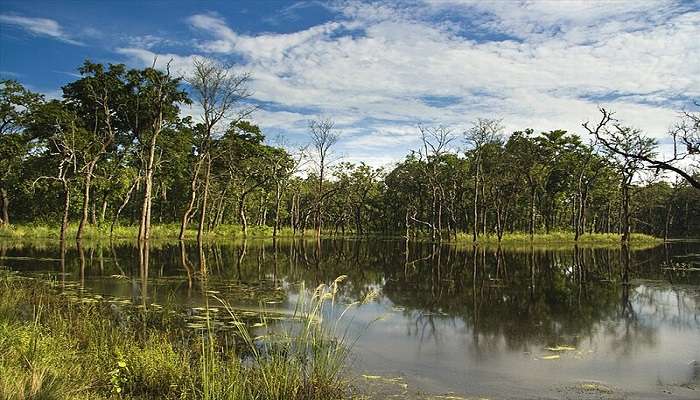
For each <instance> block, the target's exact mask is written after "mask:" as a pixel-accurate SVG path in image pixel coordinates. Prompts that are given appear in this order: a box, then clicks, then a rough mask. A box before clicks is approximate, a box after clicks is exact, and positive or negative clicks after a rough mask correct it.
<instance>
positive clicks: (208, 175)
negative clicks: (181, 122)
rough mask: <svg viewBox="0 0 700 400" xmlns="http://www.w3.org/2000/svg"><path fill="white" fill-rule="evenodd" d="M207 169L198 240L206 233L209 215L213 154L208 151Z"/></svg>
mask: <svg viewBox="0 0 700 400" xmlns="http://www.w3.org/2000/svg"><path fill="white" fill-rule="evenodd" d="M205 157H206V159H205V161H206V163H207V169H206V172H205V174H204V192H203V193H202V208H201V209H200V213H199V228H198V229H197V242H201V241H202V235H203V234H204V224H205V223H206V217H207V201H208V200H209V179H210V178H211V155H210V154H209V153H207V155H206V156H205Z"/></svg>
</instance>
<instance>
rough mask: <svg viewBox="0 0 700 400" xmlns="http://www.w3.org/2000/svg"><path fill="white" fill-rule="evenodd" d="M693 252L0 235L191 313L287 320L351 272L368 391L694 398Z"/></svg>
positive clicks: (22, 252)
mask: <svg viewBox="0 0 700 400" xmlns="http://www.w3.org/2000/svg"><path fill="white" fill-rule="evenodd" d="M62 252H63V254H64V256H63V257H62V256H61V253H62ZM699 253H700V243H693V242H677V243H673V244H667V245H661V246H657V247H654V248H649V249H641V250H633V251H631V254H630V261H629V265H628V266H627V267H625V265H624V262H623V261H622V260H624V259H625V257H623V256H624V254H623V253H622V252H621V251H620V250H619V249H616V248H602V249H601V248H597V249H593V248H576V247H573V246H557V247H551V248H550V247H531V246H525V247H517V248H511V247H504V248H496V247H494V248H488V247H487V248H474V247H471V246H464V245H462V246H454V245H435V244H431V243H410V244H407V243H406V242H403V241H397V240H379V239H373V240H357V241H354V240H330V239H329V240H323V241H321V243H320V244H319V243H317V242H315V241H291V240H288V241H276V242H272V241H269V240H267V241H250V240H249V241H247V242H234V243H225V244H223V243H221V244H219V243H213V244H205V245H203V246H201V247H199V246H197V244H196V243H185V244H182V243H160V242H154V243H151V244H150V245H149V252H148V259H147V260H144V259H143V257H139V251H138V249H136V248H135V247H134V246H133V245H131V244H129V243H112V244H109V243H106V244H83V245H82V246H76V245H73V246H71V247H68V248H65V249H63V250H62V249H61V248H60V247H59V246H58V245H57V244H56V243H53V242H21V243H14V242H7V241H5V242H2V241H0V265H2V266H4V267H5V268H9V269H12V270H16V271H19V272H20V273H22V274H28V275H35V276H36V275H39V276H42V277H46V278H49V279H52V280H55V281H56V282H57V284H58V285H59V286H60V285H64V287H69V288H72V287H75V288H78V290H76V293H78V295H79V296H86V297H87V296H93V297H94V296H95V295H99V296H107V297H109V298H117V299H126V300H129V301H130V302H132V303H134V304H142V305H143V306H145V307H147V308H148V307H157V305H158V304H162V303H164V302H175V303H178V304H179V305H181V306H183V307H184V308H185V309H188V308H192V309H196V307H199V306H201V305H202V303H203V302H204V300H205V298H206V293H207V290H209V291H214V292H216V293H217V295H219V296H221V297H224V298H225V299H226V300H227V301H229V302H231V304H233V305H234V306H235V307H236V308H237V309H240V310H257V309H259V307H260V306H261V305H263V306H264V307H265V308H266V309H268V310H269V311H271V312H278V313H280V314H281V315H284V314H285V313H287V314H289V313H291V312H292V310H293V309H294V307H295V304H296V303H297V299H298V298H299V296H301V295H308V292H309V291H310V290H313V288H315V287H316V286H317V285H318V284H319V283H324V282H325V283H329V282H331V281H333V280H334V279H335V278H336V277H338V276H340V275H348V279H347V280H346V281H345V282H344V284H343V285H342V286H341V291H340V293H339V295H340V300H341V302H343V303H351V302H353V301H356V300H359V299H362V298H363V297H364V296H365V295H367V293H369V292H372V291H375V292H377V293H378V296H377V297H376V298H375V299H374V300H373V301H371V302H370V303H367V304H363V305H361V306H359V307H357V308H355V309H354V310H353V311H352V317H351V318H348V319H347V321H351V322H349V328H348V329H349V330H350V332H351V335H353V337H359V340H358V341H357V343H356V344H355V345H354V347H353V357H352V371H353V374H355V375H356V378H357V380H358V381H359V384H360V386H364V387H365V388H367V390H368V391H371V392H375V393H377V396H378V398H383V396H390V395H402V396H407V397H418V396H423V395H425V394H433V395H443V396H447V398H449V396H452V398H460V397H462V396H464V398H467V397H469V398H471V397H476V398H479V397H484V398H486V397H488V398H490V399H495V398H562V397H563V398H584V397H587V396H589V397H590V396H593V398H618V397H616V396H623V397H630V398H658V397H666V398H700V388H699V387H698V383H699V380H700V363H699V362H700V272H698V267H700V254H699ZM204 282H206V283H204ZM443 398H445V397H443Z"/></svg>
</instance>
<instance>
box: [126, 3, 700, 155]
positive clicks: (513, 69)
mask: <svg viewBox="0 0 700 400" xmlns="http://www.w3.org/2000/svg"><path fill="white" fill-rule="evenodd" d="M429 3H431V2H429ZM562 4H563V3H561V2H521V3H518V4H513V3H512V2H473V1H452V2H447V1H437V2H434V3H431V4H429V6H426V7H422V6H413V5H408V6H406V5H403V6H393V5H392V3H386V4H381V3H373V4H367V3H350V4H341V5H340V6H339V7H338V8H337V9H336V10H337V11H339V12H341V14H342V16H343V17H342V18H338V19H337V20H335V21H331V22H327V23H323V24H320V25H317V26H313V27H310V28H308V29H305V30H301V31H298V32H293V33H285V34H275V33H264V34H259V35H255V36H250V35H242V34H239V33H237V32H236V31H235V27H230V26H229V25H228V24H227V23H226V21H225V20H224V19H223V18H222V17H220V16H218V15H215V14H198V15H194V16H192V17H191V18H189V19H188V23H189V24H190V25H191V26H192V27H193V28H194V29H196V30H198V31H200V32H203V33H204V34H206V35H209V36H210V37H211V38H210V39H207V40H203V41H200V42H199V43H198V45H199V47H198V50H199V51H200V52H202V53H204V54H210V55H218V56H225V55H226V54H231V55H236V56H241V57H242V59H243V60H244V62H243V65H241V66H240V68H242V69H245V70H249V71H251V72H252V74H253V78H254V80H253V81H252V89H253V91H254V96H255V98H256V99H257V100H260V101H263V102H266V103H273V104H275V105H276V106H275V107H274V110H281V111H273V110H262V111H261V112H259V113H258V114H257V115H256V119H258V118H259V123H260V124H261V125H262V126H263V127H264V128H274V129H276V130H282V129H287V130H289V131H290V132H292V133H293V134H294V135H300V134H302V132H304V129H305V125H306V124H305V121H306V120H308V118H311V117H313V116H314V115H318V114H324V115H327V116H332V117H333V118H334V119H336V121H337V125H338V127H339V129H342V130H345V131H346V134H345V135H344V138H343V145H342V147H343V151H346V152H348V153H352V154H353V156H354V155H355V152H357V153H358V154H363V155H366V156H367V157H375V158H377V157H380V156H378V153H381V154H382V156H381V157H384V158H386V157H385V155H386V154H392V156H393V154H396V155H397V157H400V154H404V153H405V152H406V151H407V150H408V149H409V148H410V147H412V146H414V144H415V142H416V139H417V134H418V133H417V129H416V128H415V126H416V124H417V123H419V122H422V123H427V124H444V125H447V126H451V127H453V128H454V129H455V130H456V131H459V130H460V129H463V127H466V126H467V125H468V124H469V121H471V120H473V119H474V118H476V117H481V116H486V117H498V118H503V120H504V123H505V124H506V126H507V128H508V129H510V130H516V129H524V128H527V127H532V128H534V129H536V130H551V129H559V128H562V129H567V130H569V131H573V132H580V131H581V128H580V124H581V122H583V121H585V120H587V119H594V118H597V106H598V105H605V106H607V107H610V108H612V109H614V110H616V111H617V115H618V116H619V117H620V118H621V119H622V120H624V121H625V122H627V123H629V124H631V125H634V126H636V127H639V128H641V129H643V130H644V131H646V132H647V133H648V134H649V135H651V136H654V137H661V136H663V135H664V133H665V131H666V128H667V127H668V125H669V124H670V123H671V122H672V121H673V120H674V118H675V117H676V113H675V112H676V108H679V107H680V106H681V105H682V103H683V101H686V102H687V98H698V97H700V63H698V61H697V59H696V58H697V54H698V53H699V51H698V50H700V41H698V40H697V38H698V37H700V11H698V10H694V11H693V10H684V9H683V7H682V6H681V5H678V3H676V2H672V1H665V0H659V1H651V0H650V1H647V2H631V1H630V2H627V1H615V2H607V1H606V2H600V1H595V2H570V1H569V2H566V3H565V4H564V5H562ZM446 11H449V14H450V16H451V18H450V19H449V20H448V19H445V18H444V14H445V13H446ZM455 20H461V21H464V24H462V25H460V24H459V23H456V22H455ZM495 34H501V36H494V35H495ZM502 34H505V35H506V36H502ZM120 52H122V53H123V54H128V55H130V56H131V57H134V58H136V59H139V60H141V62H146V63H149V62H152V60H153V56H155V53H153V52H151V51H146V50H143V49H135V48H134V49H121V50H120ZM191 57H192V55H189V56H177V55H160V56H159V60H167V59H170V58H173V59H174V60H175V61H174V64H175V65H178V66H180V67H181V68H183V69H186V68H187V67H188V63H191ZM436 96H437V97H443V98H448V99H451V100H450V101H448V102H446V103H445V104H442V105H436V104H431V103H430V102H429V101H424V100H425V99H426V98H431V97H436ZM684 99H685V100H684ZM295 110H303V111H295Z"/></svg>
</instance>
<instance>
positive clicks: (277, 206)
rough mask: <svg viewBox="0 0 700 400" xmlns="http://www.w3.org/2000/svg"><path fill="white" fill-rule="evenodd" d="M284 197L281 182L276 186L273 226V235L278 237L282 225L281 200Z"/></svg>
mask: <svg viewBox="0 0 700 400" xmlns="http://www.w3.org/2000/svg"><path fill="white" fill-rule="evenodd" d="M281 199H282V188H281V185H280V183H279V182H277V185H276V186H275V226H274V228H272V237H277V231H278V230H279V227H280V200H281Z"/></svg>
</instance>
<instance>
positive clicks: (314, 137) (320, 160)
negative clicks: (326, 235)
mask: <svg viewBox="0 0 700 400" xmlns="http://www.w3.org/2000/svg"><path fill="white" fill-rule="evenodd" d="M334 125H335V124H334V123H333V121H332V120H330V119H318V120H313V121H311V122H310V123H309V130H310V134H311V150H312V155H313V162H314V163H315V164H316V167H317V170H318V189H317V193H316V196H317V198H316V236H317V237H320V236H321V226H322V224H323V217H322V213H323V199H324V197H325V196H326V193H325V191H324V185H323V184H324V181H325V178H326V169H327V168H328V165H329V164H330V163H332V162H333V161H334V160H333V159H332V157H333V152H332V151H333V146H335V145H336V144H337V143H338V134H337V133H336V132H335V130H334Z"/></svg>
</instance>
